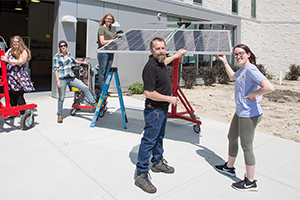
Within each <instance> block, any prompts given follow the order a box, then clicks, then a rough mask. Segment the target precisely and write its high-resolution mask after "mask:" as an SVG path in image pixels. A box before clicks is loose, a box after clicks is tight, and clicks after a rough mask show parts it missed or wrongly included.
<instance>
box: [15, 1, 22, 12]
mask: <svg viewBox="0 0 300 200" xmlns="http://www.w3.org/2000/svg"><path fill="white" fill-rule="evenodd" d="M15 10H23V8H22V5H21V2H20V1H17V5H16V7H15Z"/></svg>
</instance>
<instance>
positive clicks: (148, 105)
mask: <svg viewBox="0 0 300 200" xmlns="http://www.w3.org/2000/svg"><path fill="white" fill-rule="evenodd" d="M146 106H147V107H148V108H153V109H157V110H160V111H164V110H163V109H161V108H155V107H153V106H152V105H151V104H149V103H146Z"/></svg>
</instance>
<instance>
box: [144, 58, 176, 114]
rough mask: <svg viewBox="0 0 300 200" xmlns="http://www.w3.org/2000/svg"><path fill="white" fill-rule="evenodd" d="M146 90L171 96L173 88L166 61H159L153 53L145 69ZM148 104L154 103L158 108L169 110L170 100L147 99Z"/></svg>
mask: <svg viewBox="0 0 300 200" xmlns="http://www.w3.org/2000/svg"><path fill="white" fill-rule="evenodd" d="M143 81H144V90H148V91H154V90H155V91H156V92H158V93H160V94H163V95H168V96H171V94H172V88H171V81H170V75H169V72H168V69H167V67H166V65H165V64H164V63H159V62H158V61H157V60H156V59H155V58H153V56H152V55H150V56H149V60H148V62H147V63H146V65H145V67H144V70H143ZM145 103H146V104H150V105H152V106H153V107H154V108H156V109H161V110H164V111H166V110H168V107H169V102H165V101H153V100H151V99H148V98H147V99H146V101H145Z"/></svg>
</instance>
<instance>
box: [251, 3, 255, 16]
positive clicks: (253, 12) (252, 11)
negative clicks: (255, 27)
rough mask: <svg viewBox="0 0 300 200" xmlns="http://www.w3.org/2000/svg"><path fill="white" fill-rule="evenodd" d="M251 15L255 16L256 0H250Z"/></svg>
mask: <svg viewBox="0 0 300 200" xmlns="http://www.w3.org/2000/svg"><path fill="white" fill-rule="evenodd" d="M251 17H253V18H256V0H251Z"/></svg>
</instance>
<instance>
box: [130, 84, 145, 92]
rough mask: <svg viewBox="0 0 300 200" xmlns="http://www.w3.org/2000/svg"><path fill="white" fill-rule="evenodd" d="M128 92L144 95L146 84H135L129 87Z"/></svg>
mask: <svg viewBox="0 0 300 200" xmlns="http://www.w3.org/2000/svg"><path fill="white" fill-rule="evenodd" d="M127 89H128V91H129V92H130V93H131V94H143V93H144V84H143V83H140V82H135V83H133V84H131V85H129V86H128V87H127Z"/></svg>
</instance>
